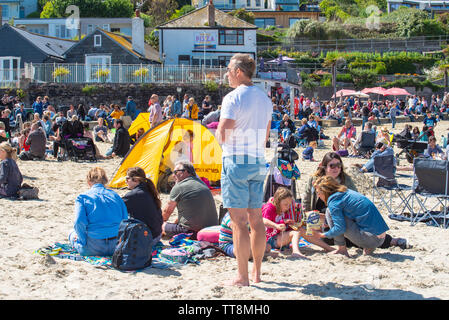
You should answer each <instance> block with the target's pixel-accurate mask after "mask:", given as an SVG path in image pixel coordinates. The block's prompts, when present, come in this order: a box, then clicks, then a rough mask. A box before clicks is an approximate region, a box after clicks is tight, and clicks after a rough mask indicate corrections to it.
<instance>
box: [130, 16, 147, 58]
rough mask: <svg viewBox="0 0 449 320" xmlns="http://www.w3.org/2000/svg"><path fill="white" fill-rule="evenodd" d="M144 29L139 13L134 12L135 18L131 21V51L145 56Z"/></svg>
mask: <svg viewBox="0 0 449 320" xmlns="http://www.w3.org/2000/svg"><path fill="white" fill-rule="evenodd" d="M144 35H145V27H144V24H143V19H142V18H140V11H139V10H136V16H135V17H134V18H133V19H132V33H131V37H132V46H133V50H134V51H136V52H137V53H140V54H141V55H143V56H145V39H144Z"/></svg>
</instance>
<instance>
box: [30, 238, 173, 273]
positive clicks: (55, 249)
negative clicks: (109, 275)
mask: <svg viewBox="0 0 449 320" xmlns="http://www.w3.org/2000/svg"><path fill="white" fill-rule="evenodd" d="M163 247H164V245H163V243H162V242H160V241H159V243H158V244H157V245H156V246H155V247H154V248H153V252H152V255H153V261H152V264H151V266H149V267H147V268H156V269H167V268H170V266H171V265H172V264H171V263H170V262H169V261H166V260H164V259H160V252H161V251H162V250H163ZM35 253H36V254H39V255H46V254H48V255H50V256H53V257H55V258H59V259H69V260H74V261H85V262H87V263H89V264H91V265H94V266H97V267H105V268H110V269H114V268H113V267H112V256H105V257H101V256H82V255H80V254H79V253H78V252H77V251H76V249H75V248H73V247H72V245H71V244H68V243H60V242H56V243H55V244H54V245H52V246H48V247H44V248H39V249H37V250H36V251H35ZM145 269H146V268H145ZM145 269H142V270H145ZM114 270H117V269H114ZM142 270H135V271H123V272H138V271H142ZM119 271H121V270H119Z"/></svg>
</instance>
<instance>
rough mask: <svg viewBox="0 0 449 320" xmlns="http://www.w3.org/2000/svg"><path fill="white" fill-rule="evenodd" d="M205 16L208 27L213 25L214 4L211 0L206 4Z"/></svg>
mask: <svg viewBox="0 0 449 320" xmlns="http://www.w3.org/2000/svg"><path fill="white" fill-rule="evenodd" d="M207 18H208V21H207V22H208V24H209V27H215V6H214V2H213V1H212V0H210V1H209V4H208V5H207Z"/></svg>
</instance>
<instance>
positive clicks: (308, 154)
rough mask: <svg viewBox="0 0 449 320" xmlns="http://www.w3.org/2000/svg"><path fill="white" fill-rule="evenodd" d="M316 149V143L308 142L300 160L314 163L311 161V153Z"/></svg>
mask: <svg viewBox="0 0 449 320" xmlns="http://www.w3.org/2000/svg"><path fill="white" fill-rule="evenodd" d="M316 147H317V143H316V141H310V143H309V146H308V147H307V148H305V149H304V151H303V152H302V160H310V161H315V159H313V151H314V149H315V148H316Z"/></svg>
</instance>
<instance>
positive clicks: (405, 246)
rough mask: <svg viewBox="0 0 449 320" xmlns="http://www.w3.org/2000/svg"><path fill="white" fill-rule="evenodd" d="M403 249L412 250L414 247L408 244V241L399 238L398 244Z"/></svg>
mask: <svg viewBox="0 0 449 320" xmlns="http://www.w3.org/2000/svg"><path fill="white" fill-rule="evenodd" d="M396 245H397V246H398V247H399V248H401V249H410V248H411V247H412V246H411V245H410V244H409V243H408V241H407V239H404V238H399V239H398V242H397V244H396Z"/></svg>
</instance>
